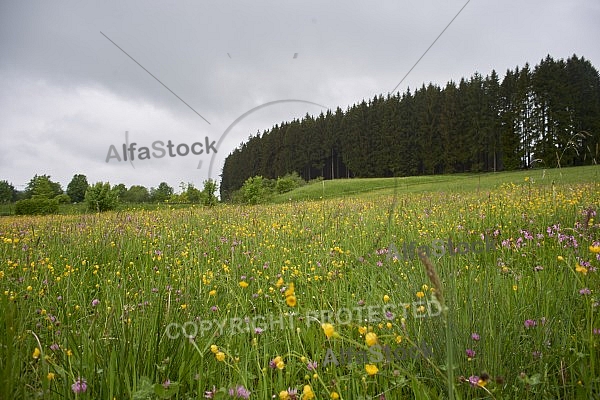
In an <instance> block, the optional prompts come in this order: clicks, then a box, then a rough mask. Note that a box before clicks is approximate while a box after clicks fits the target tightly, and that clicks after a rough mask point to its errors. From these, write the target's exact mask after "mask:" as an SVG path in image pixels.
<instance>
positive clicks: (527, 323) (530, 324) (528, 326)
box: [525, 319, 537, 328]
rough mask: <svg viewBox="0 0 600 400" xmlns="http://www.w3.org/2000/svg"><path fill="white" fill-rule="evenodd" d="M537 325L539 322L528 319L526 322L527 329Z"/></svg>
mask: <svg viewBox="0 0 600 400" xmlns="http://www.w3.org/2000/svg"><path fill="white" fill-rule="evenodd" d="M536 325H537V322H535V320H533V319H526V320H525V328H532V327H534V326H536Z"/></svg>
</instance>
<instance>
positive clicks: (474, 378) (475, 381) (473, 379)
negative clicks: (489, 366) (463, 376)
mask: <svg viewBox="0 0 600 400" xmlns="http://www.w3.org/2000/svg"><path fill="white" fill-rule="evenodd" d="M469 383H470V384H471V386H473V387H475V386H478V384H479V377H478V376H477V375H471V376H470V377H469Z"/></svg>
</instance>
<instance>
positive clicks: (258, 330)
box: [254, 327, 264, 335]
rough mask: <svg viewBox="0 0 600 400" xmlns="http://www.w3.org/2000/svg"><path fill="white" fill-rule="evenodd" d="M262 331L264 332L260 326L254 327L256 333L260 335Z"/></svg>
mask: <svg viewBox="0 0 600 400" xmlns="http://www.w3.org/2000/svg"><path fill="white" fill-rule="evenodd" d="M263 332H264V330H263V329H262V328H258V327H256V328H254V333H255V334H256V335H260V334H261V333H263Z"/></svg>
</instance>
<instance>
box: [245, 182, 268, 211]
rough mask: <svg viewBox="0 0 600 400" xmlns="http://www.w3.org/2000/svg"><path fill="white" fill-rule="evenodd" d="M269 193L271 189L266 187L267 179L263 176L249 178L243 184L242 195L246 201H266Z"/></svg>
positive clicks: (251, 202)
mask: <svg viewBox="0 0 600 400" xmlns="http://www.w3.org/2000/svg"><path fill="white" fill-rule="evenodd" d="M268 194H269V190H268V188H267V187H265V179H264V178H263V177H262V176H254V177H252V178H248V179H246V181H245V182H244V184H243V185H242V197H243V199H244V202H245V203H248V204H258V203H264V202H265V201H266V200H267V197H268Z"/></svg>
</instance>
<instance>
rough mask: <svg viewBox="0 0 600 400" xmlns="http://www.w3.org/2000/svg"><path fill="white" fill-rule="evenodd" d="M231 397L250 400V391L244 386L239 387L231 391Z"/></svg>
mask: <svg viewBox="0 0 600 400" xmlns="http://www.w3.org/2000/svg"><path fill="white" fill-rule="evenodd" d="M229 396H231V397H235V398H240V399H249V398H250V391H249V390H248V389H246V388H245V387H244V386H243V385H238V386H236V387H235V388H231V389H229Z"/></svg>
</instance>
